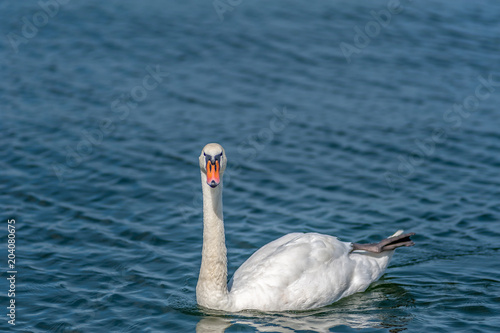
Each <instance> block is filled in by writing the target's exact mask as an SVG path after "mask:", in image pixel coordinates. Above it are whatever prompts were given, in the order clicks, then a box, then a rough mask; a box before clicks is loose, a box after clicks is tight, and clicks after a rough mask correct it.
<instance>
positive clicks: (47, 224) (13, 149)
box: [0, 0, 500, 332]
mask: <svg viewBox="0 0 500 333" xmlns="http://www.w3.org/2000/svg"><path fill="white" fill-rule="evenodd" d="M232 3H233V4H234V5H236V6H235V7H234V8H233V10H232V11H230V12H229V11H228V12H226V13H223V14H222V18H223V21H221V20H220V19H219V16H218V14H217V12H216V10H215V9H214V7H213V5H212V2H211V1H199V2H194V1H183V2H176V3H175V4H173V2H170V3H168V4H166V3H165V2H163V1H149V0H145V1H141V2H135V1H107V2H98V1H86V2H68V3H67V4H64V5H60V6H59V8H58V10H57V13H55V14H54V16H53V17H49V16H46V18H47V20H46V22H45V21H44V17H43V12H42V14H38V13H39V12H40V11H41V7H40V6H39V5H38V4H37V1H23V2H5V3H3V4H2V5H1V6H2V13H3V19H2V21H1V24H0V27H1V32H2V36H3V38H2V43H1V46H0V47H1V49H0V52H1V59H2V61H1V74H2V78H3V79H2V80H0V96H1V97H2V109H1V119H0V130H1V132H2V136H1V137H0V140H1V141H0V144H1V147H2V149H1V150H0V168H1V170H2V172H0V202H1V204H0V212H1V213H0V215H1V216H2V220H3V222H2V223H3V226H2V227H1V229H2V230H4V231H2V237H1V239H3V241H2V243H3V244H4V245H1V246H0V249H1V251H0V258H3V259H1V262H2V272H3V273H4V274H3V275H2V276H3V278H2V282H1V284H0V288H1V290H0V304H2V308H3V309H4V310H3V311H2V312H1V314H2V315H1V318H2V319H1V320H0V330H2V331H5V330H7V329H12V330H14V329H17V330H18V331H22V332H47V331H50V332H109V331H114V332H118V331H120V332H158V331H171V332H193V331H194V330H195V329H197V330H198V331H199V332H206V331H209V330H213V331H214V332H222V331H224V329H225V328H227V329H226V332H253V331H255V330H260V331H266V332H271V331H272V332H292V331H294V330H302V331H322V332H325V331H356V332H359V331H365V330H366V331H370V332H371V331H379V332H398V331H402V330H408V331H411V332H419V331H420V332H428V331H433V332H439V331H441V332H450V331H467V332H470V331H484V332H487V331H495V330H496V329H497V328H498V327H499V326H500V317H499V315H498V313H500V270H499V268H500V265H499V261H498V255H499V249H500V248H499V245H498V243H499V242H498V241H499V237H500V231H499V230H500V224H499V220H500V205H499V199H500V189H499V185H500V177H499V173H498V169H499V167H500V156H499V153H500V134H499V132H498V128H499V121H500V117H499V115H498V110H497V106H498V105H499V103H500V85H499V84H498V82H500V71H499V67H498V55H499V54H500V53H499V52H500V39H499V35H498V31H500V30H499V28H500V25H499V23H498V17H499V16H500V6H499V4H498V3H497V2H494V1H481V2H474V3H472V2H469V1H454V2H447V4H446V6H445V5H444V4H441V3H438V2H433V1H419V2H416V1H413V2H408V1H402V2H401V8H400V9H402V11H400V12H398V13H393V14H391V16H390V19H388V18H387V15H386V16H385V17H384V16H383V15H382V14H383V13H382V14H380V15H382V16H381V17H382V18H381V20H382V23H383V24H384V26H381V25H380V23H370V22H371V21H373V22H375V21H374V20H375V19H374V18H373V17H372V15H371V14H370V12H371V11H375V12H376V13H380V12H381V11H382V10H387V3H388V2H386V1H358V2H356V4H352V3H351V2H347V1H339V2H334V3H324V2H321V3H320V2H319V1H318V2H314V3H309V2H303V3H301V4H300V3H299V2H294V3H291V2H284V1H281V2H254V1H243V2H241V3H240V4H238V2H232ZM52 10H53V11H55V8H52ZM37 15H38V16H37ZM376 15H377V14H376ZM34 16H35V17H34ZM23 17H26V18H27V20H28V21H29V22H33V19H34V18H35V19H37V20H38V21H37V22H38V25H39V27H38V31H37V32H36V34H35V33H34V31H33V29H32V30H29V27H28V26H27V27H25V28H24V29H25V30H26V31H25V33H26V35H27V36H29V37H30V38H26V39H25V40H22V43H21V42H19V43H20V44H19V45H17V51H18V52H17V53H16V52H15V50H14V49H13V47H12V45H13V44H11V43H10V42H9V39H8V36H9V33H15V34H17V35H18V36H22V34H23V30H22V29H23V25H25V24H26V23H23V21H22V18H23ZM383 20H385V21H383ZM44 22H45V23H46V24H43V23H44ZM384 22H387V23H384ZM377 24H378V25H377ZM355 27H357V28H359V29H361V30H364V29H365V28H367V29H368V31H369V33H370V35H371V37H369V36H367V37H365V38H364V39H363V37H356V34H357V32H356V30H355ZM377 27H378V28H377ZM35 28H36V27H35ZM370 29H371V30H370ZM10 36H11V37H12V35H10ZM367 38H369V41H367ZM355 39H356V40H355ZM356 41H357V44H356ZM341 43H346V44H345V45H347V44H349V45H350V46H351V49H350V50H351V51H352V48H353V47H356V45H358V46H359V47H357V48H356V51H355V52H353V53H352V54H351V55H350V56H349V57H348V58H349V59H347V58H346V56H345V55H344V54H343V52H342V51H341V48H340V44H341ZM366 44H367V45H366ZM14 45H15V43H14ZM345 45H344V46H345ZM348 53H349V52H348ZM348 53H347V54H348ZM348 60H350V62H348ZM158 66H159V67H158ZM155 71H156V72H157V74H156V79H155V78H152V77H150V76H148V75H151V74H150V72H155ZM167 72H168V75H167V74H166V73H167ZM489 75H492V76H491V79H492V80H493V82H494V83H495V82H497V83H496V85H495V84H493V85H492V84H490V85H489V86H481V84H482V83H481V81H480V79H479V77H482V78H483V79H485V80H488V77H489ZM478 87H479V88H478ZM476 93H477V94H478V95H477V96H478V97H480V98H478V97H476ZM455 103H457V104H462V103H465V104H466V106H467V108H469V109H473V111H468V110H467V109H466V108H465V107H463V109H462V110H459V109H457V110H456V112H453V107H454V104H455ZM127 104H128V105H129V106H128V107H126V106H124V105H127ZM451 112H453V113H451ZM443 134H444V135H445V136H443ZM88 137H90V139H88ZM208 142H220V143H221V144H223V145H224V147H225V149H226V152H227V156H228V159H229V167H228V170H227V172H226V175H225V180H224V181H225V188H224V191H225V192H224V213H225V221H226V238H227V246H228V256H229V272H230V274H232V272H234V271H235V269H236V268H237V267H238V266H239V265H240V264H241V263H242V262H243V261H244V260H245V259H246V258H248V257H249V256H250V254H251V253H252V252H253V251H255V250H256V249H258V248H259V247H261V246H263V245H264V244H266V243H267V242H269V241H272V240H274V239H276V238H278V237H280V236H281V235H283V234H285V233H289V232H295V231H315V232H321V233H327V234H331V235H336V236H339V237H340V238H341V239H342V240H345V241H357V242H371V241H376V240H379V239H380V238H382V237H385V236H387V235H389V234H392V233H393V232H395V231H396V230H398V229H405V230H406V231H413V232H416V233H417V235H416V236H415V237H414V239H415V242H416V246H415V247H413V248H405V249H400V250H398V251H397V252H396V255H395V256H394V258H393V261H392V263H391V265H390V267H389V269H388V270H387V272H386V274H385V275H384V276H383V278H382V279H381V280H380V281H378V282H376V283H374V284H373V285H372V286H371V287H370V288H369V289H368V290H367V291H366V292H363V293H359V294H356V295H353V296H351V297H348V298H346V299H343V300H341V301H339V302H337V303H335V304H333V305H331V306H328V307H325V308H321V309H317V310H313V311H308V312H291V313H284V314H274V313H273V314H266V313H258V312H248V313H242V314H228V313H220V312H211V311H207V310H203V309H200V308H198V307H197V305H196V301H195V286H196V281H197V274H198V269H199V264H200V253H201V240H202V216H201V205H200V200H201V195H200V192H201V187H200V179H199V170H198V162H197V157H198V154H199V152H200V150H201V148H202V147H203V146H204V145H205V144H206V143H208ZM8 218H15V219H16V221H17V223H16V225H17V232H16V241H17V242H16V255H17V262H16V268H17V271H18V274H17V279H16V288H17V289H16V298H15V299H16V302H17V303H16V304H17V308H16V310H17V311H16V315H17V317H16V326H15V328H14V327H12V326H11V325H9V324H8V323H7V319H8V318H7V317H6V315H5V314H6V310H5V306H7V304H8V302H9V298H8V297H7V295H6V294H7V289H8V285H7V283H6V279H5V277H6V271H7V267H6V260H7V254H8V253H7V240H6V233H5V231H6V228H7V219H8Z"/></svg>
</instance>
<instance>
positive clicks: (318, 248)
mask: <svg viewBox="0 0 500 333" xmlns="http://www.w3.org/2000/svg"><path fill="white" fill-rule="evenodd" d="M199 160H200V170H201V183H202V188H203V249H202V260H201V268H200V275H199V279H198V284H197V286H196V299H197V302H198V304H199V305H201V306H204V307H207V308H210V309H216V310H224V311H231V312H236V311H241V310H245V309H255V310H260V311H286V310H306V309H312V308H316V307H321V306H324V305H328V304H331V303H333V302H335V301H337V300H339V299H340V298H342V297H346V296H348V295H351V294H353V293H356V292H358V291H364V290H365V289H366V288H367V287H368V286H369V285H370V284H371V283H372V282H374V281H376V280H377V279H378V278H380V276H381V275H382V274H383V273H384V271H385V269H386V268H387V265H388V264H389V260H390V259H391V257H392V254H393V253H394V249H395V248H397V247H400V246H412V245H413V244H414V243H413V242H412V241H411V240H410V236H412V235H413V233H409V234H402V233H403V232H402V231H401V230H400V231H398V232H396V233H395V234H394V235H393V236H391V237H389V238H387V239H385V240H383V241H381V242H379V243H373V244H356V243H345V242H341V241H339V240H338V239H337V238H336V237H333V236H329V235H321V234H317V233H292V234H288V235H285V236H283V237H281V238H279V239H277V240H275V241H273V242H271V243H269V244H267V245H265V246H263V247H262V248H261V249H259V250H258V251H257V252H255V253H254V254H253V255H252V256H251V257H250V258H249V259H248V260H247V261H245V262H244V263H243V265H241V267H240V268H239V269H238V270H237V271H236V272H235V273H234V276H233V278H232V279H231V281H229V284H228V283H227V255H226V244H225V238H224V222H223V218H222V174H223V173H224V170H225V168H226V165H227V157H226V153H225V151H224V149H223V148H222V146H221V145H219V144H217V143H210V144H208V145H206V146H205V147H204V148H203V150H202V152H201V155H200V158H199Z"/></svg>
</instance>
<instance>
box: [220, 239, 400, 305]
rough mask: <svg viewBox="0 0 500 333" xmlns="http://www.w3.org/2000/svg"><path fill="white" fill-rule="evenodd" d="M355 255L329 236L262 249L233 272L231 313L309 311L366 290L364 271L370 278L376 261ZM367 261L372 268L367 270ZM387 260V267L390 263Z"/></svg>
mask: <svg viewBox="0 0 500 333" xmlns="http://www.w3.org/2000/svg"><path fill="white" fill-rule="evenodd" d="M351 250H352V244H351V243H345V242H341V241H339V240H338V239H337V238H335V237H332V236H329V235H322V234H317V233H306V234H304V233H292V234H288V235H285V236H283V237H281V238H279V239H277V240H275V241H273V242H271V243H269V244H267V245H265V246H264V247H262V248H261V249H259V250H258V251H257V252H255V253H254V254H253V255H252V256H251V257H250V258H249V259H248V260H247V261H246V262H244V263H243V265H241V267H240V268H239V269H238V270H237V271H236V272H235V273H234V276H233V278H232V279H231V281H230V282H229V288H230V296H231V303H232V308H233V310H235V311H238V310H242V309H257V308H258V309H259V310H264V311H283V310H291V309H294V310H301V309H310V308H314V307H319V306H323V305H328V304H331V303H333V302H335V301H336V300H338V299H339V298H341V297H344V296H347V295H350V294H352V293H354V292H357V291H360V290H364V289H365V288H366V287H367V286H368V285H369V284H370V283H371V282H373V279H372V278H371V277H370V278H369V277H368V276H365V275H366V274H365V272H364V271H366V272H370V274H372V273H373V270H372V269H371V268H372V267H371V266H372V265H371V264H370V262H371V261H374V260H377V258H376V257H366V258H365V256H364V254H358V253H352V254H351ZM391 252H392V251H391ZM384 256H386V255H384ZM370 258H374V259H370ZM365 261H366V264H368V266H370V269H363V267H364V266H365ZM383 261H385V266H386V265H387V262H388V260H383ZM375 265H377V264H375ZM368 266H367V268H368ZM360 268H361V270H360ZM383 269H385V267H383ZM377 271H378V270H377ZM372 275H373V274H372ZM378 277H379V276H377V277H375V279H377V278H378ZM368 279H369V280H368Z"/></svg>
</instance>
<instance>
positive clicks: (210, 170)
mask: <svg viewBox="0 0 500 333" xmlns="http://www.w3.org/2000/svg"><path fill="white" fill-rule="evenodd" d="M219 183H220V175H219V161H217V160H216V161H215V164H212V162H211V161H210V160H209V161H207V184H208V185H210V187H216V186H217V185H219Z"/></svg>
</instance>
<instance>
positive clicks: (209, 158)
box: [200, 143, 227, 187]
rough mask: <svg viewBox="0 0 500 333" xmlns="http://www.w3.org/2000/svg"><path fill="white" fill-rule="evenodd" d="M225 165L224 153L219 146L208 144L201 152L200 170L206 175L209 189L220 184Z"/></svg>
mask: <svg viewBox="0 0 500 333" xmlns="http://www.w3.org/2000/svg"><path fill="white" fill-rule="evenodd" d="M226 164H227V158H226V152H225V151H224V148H222V146H221V145H220V144H218V143H209V144H208V145H206V146H205V147H204V148H203V150H202V151H201V155H200V170H201V172H203V173H204V174H206V175H207V184H208V185H209V186H210V187H216V186H217V185H219V184H220V182H221V179H222V174H223V173H224V170H226Z"/></svg>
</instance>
